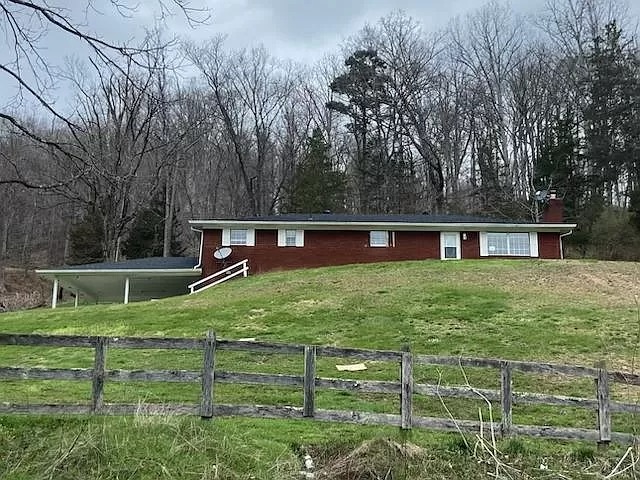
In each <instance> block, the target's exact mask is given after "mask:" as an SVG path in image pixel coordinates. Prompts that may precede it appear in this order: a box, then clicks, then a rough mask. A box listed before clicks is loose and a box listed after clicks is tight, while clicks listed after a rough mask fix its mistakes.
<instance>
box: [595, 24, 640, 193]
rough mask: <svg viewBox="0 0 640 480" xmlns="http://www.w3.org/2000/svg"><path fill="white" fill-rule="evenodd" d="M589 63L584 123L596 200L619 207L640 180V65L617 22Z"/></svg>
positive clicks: (597, 40) (607, 29)
mask: <svg viewBox="0 0 640 480" xmlns="http://www.w3.org/2000/svg"><path fill="white" fill-rule="evenodd" d="M588 62H589V67H590V78H589V81H588V82H587V98H588V105H587V107H586V108H585V110H584V118H585V123H586V132H585V137H586V142H587V159H588V162H589V171H588V174H589V180H590V184H591V186H592V193H593V195H598V196H603V197H604V199H605V201H606V203H607V204H613V203H618V204H620V203H621V199H622V197H623V196H624V195H628V194H629V192H630V190H633V189H634V188H635V187H636V186H637V185H638V178H639V177H640V168H639V167H640V161H639V158H638V152H640V145H639V141H640V128H639V127H638V125H637V124H638V121H637V115H638V113H639V112H638V105H640V82H639V79H638V67H637V59H636V57H635V55H634V53H633V52H632V51H631V50H630V48H629V46H628V45H627V44H625V40H624V37H623V35H622V31H621V30H620V29H619V27H618V26H617V24H616V22H615V21H614V22H611V23H609V24H608V25H607V26H606V27H605V32H604V36H598V37H596V38H595V39H594V40H593V47H592V51H591V54H590V55H589V58H588ZM625 176H628V178H629V180H630V181H629V182H628V184H627V191H621V190H620V188H619V187H620V181H621V180H622V179H623V178H624V177H625Z"/></svg>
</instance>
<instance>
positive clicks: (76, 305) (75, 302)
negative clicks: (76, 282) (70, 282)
mask: <svg viewBox="0 0 640 480" xmlns="http://www.w3.org/2000/svg"><path fill="white" fill-rule="evenodd" d="M79 296H80V290H78V289H77V288H76V298H75V300H74V302H73V308H78V297H79Z"/></svg>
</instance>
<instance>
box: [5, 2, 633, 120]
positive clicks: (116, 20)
mask: <svg viewBox="0 0 640 480" xmlns="http://www.w3.org/2000/svg"><path fill="white" fill-rule="evenodd" d="M127 1H128V2H129V4H130V5H138V8H137V10H136V11H134V12H124V14H119V13H118V12H117V11H116V10H115V9H114V8H113V7H112V5H111V3H109V2H108V1H107V0H102V2H92V4H93V5H98V4H101V5H103V6H102V10H101V11H94V10H91V9H89V10H87V8H86V7H87V4H88V3H89V2H88V1H86V0H53V1H50V2H48V3H49V4H55V5H69V4H71V5H74V7H67V8H69V9H70V10H69V11H68V12H66V14H68V15H69V16H70V17H71V18H72V19H73V21H75V22H77V23H81V24H84V25H86V29H87V30H88V31H89V32H93V33H95V34H96V35H99V36H100V37H102V38H105V39H106V40H109V41H114V42H122V41H134V42H135V41H136V40H139V39H141V38H142V37H143V36H144V31H145V29H146V28H150V27H152V26H153V24H154V21H155V20H156V19H157V16H158V10H159V5H160V1H159V0H127ZM546 1H547V0H513V1H512V3H511V4H512V7H513V9H514V10H515V11H516V12H518V13H522V14H533V13H536V12H540V11H541V10H542V9H543V8H544V5H545V3H546ZM120 2H122V0H120ZM164 3H165V4H167V5H169V4H171V2H170V0H164ZM485 3H486V2H485V1H482V0H191V5H193V6H199V5H200V6H202V5H206V6H207V7H208V9H209V11H210V15H211V18H210V19H209V21H208V22H207V24H205V25H198V26H196V27H195V28H191V27H189V25H188V23H187V21H186V20H185V18H184V16H183V15H179V14H178V15H175V16H172V17H168V18H165V19H164V25H165V29H166V31H167V34H168V35H175V36H179V37H183V38H188V39H192V40H194V41H196V42H197V41H200V40H204V39H207V38H210V37H213V36H216V35H220V34H223V35H226V36H227V42H226V44H227V46H229V47H231V48H237V47H250V46H253V45H258V44H261V43H262V44H264V45H265V46H266V47H267V49H268V50H269V51H270V52H271V53H272V54H273V55H274V56H276V57H279V58H282V59H292V60H295V61H298V62H303V63H313V62H315V61H316V60H318V59H320V58H321V57H322V56H323V55H325V54H328V53H335V52H337V50H338V48H339V46H340V45H341V44H342V43H343V42H344V40H345V39H346V38H348V37H349V36H350V35H353V34H355V33H356V32H357V31H358V30H359V29H360V28H362V27H363V26H364V25H365V23H375V22H376V21H377V20H378V19H380V18H381V17H383V16H385V15H387V14H389V13H390V12H392V11H393V10H398V9H401V10H403V11H405V12H406V13H407V14H409V15H410V16H412V17H413V18H414V19H416V20H418V21H419V22H420V23H421V24H422V25H423V27H424V29H425V30H426V31H435V30H438V29H440V28H443V27H445V26H446V25H447V24H448V22H449V21H450V20H452V19H453V18H454V17H455V16H458V15H462V16H464V15H466V14H468V13H472V12H473V11H474V10H476V9H477V8H479V7H481V6H482V5H483V4H485ZM629 4H631V11H632V13H633V15H634V16H635V17H636V18H638V16H640V15H639V14H640V0H629ZM75 5H77V7H76V6H75ZM80 6H82V8H80ZM2 21H3V20H0V27H3V26H6V25H3V24H2ZM3 40H4V39H2V38H1V37H0V63H2V62H3V61H4V60H5V58H4V57H5V56H6V55H7V53H8V54H10V53H11V52H8V51H7V48H6V47H7V45H6V43H3ZM78 45H79V42H78V41H77V40H73V39H70V38H69V36H68V35H64V34H62V33H60V32H56V31H51V32H49V34H48V35H46V36H44V37H43V39H42V40H41V42H40V46H41V47H42V48H43V50H42V53H43V55H44V56H45V57H46V58H47V59H48V60H49V61H50V62H52V63H54V64H56V65H60V66H62V65H64V62H65V58H66V57H77V58H80V59H81V58H82V57H83V56H86V52H85V51H83V50H82V49H81V48H79V46H78ZM66 92H68V89H67V90H66ZM66 92H65V89H62V88H61V89H59V90H58V91H57V93H56V94H55V96H57V98H58V99H64V98H65V96H66V95H67V93H66ZM14 94H15V83H13V84H12V83H9V82H8V80H7V78H6V76H5V77H3V76H2V74H0V108H2V107H3V106H6V105H7V104H8V103H9V101H10V98H11V96H12V95H14ZM66 101H68V100H66Z"/></svg>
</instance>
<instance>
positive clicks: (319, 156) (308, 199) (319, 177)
mask: <svg viewBox="0 0 640 480" xmlns="http://www.w3.org/2000/svg"><path fill="white" fill-rule="evenodd" d="M344 197H345V175H344V173H343V172H341V171H339V170H337V169H336V168H334V166H333V163H332V161H331V158H330V157H329V145H328V144H327V142H326V141H325V139H324V136H323V135H322V131H321V130H320V129H319V128H316V129H314V130H313V133H312V135H311V137H309V139H308V140H307V150H306V153H305V157H304V159H303V160H302V162H301V163H300V165H298V168H297V169H296V172H295V175H294V178H293V188H292V191H291V195H290V201H289V208H288V210H289V211H290V212H299V213H311V212H323V211H326V210H329V211H332V212H340V211H343V210H344V201H345V199H344Z"/></svg>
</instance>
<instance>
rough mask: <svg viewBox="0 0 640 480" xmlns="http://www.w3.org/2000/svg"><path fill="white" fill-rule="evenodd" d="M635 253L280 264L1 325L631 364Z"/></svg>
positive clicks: (637, 287) (637, 276)
mask: <svg viewBox="0 0 640 480" xmlns="http://www.w3.org/2000/svg"><path fill="white" fill-rule="evenodd" d="M639 295H640V264H636V263H625V262H582V261H499V260H497V261H487V262H480V261H461V262H439V261H426V262H403V263H387V264H372V265H354V266H345V267H334V268H324V269H311V270H301V271H295V272H278V273H270V274H263V275H256V276H250V277H249V278H247V279H241V280H234V281H232V282H229V283H227V284H224V285H221V286H219V287H215V288H213V289H210V290H208V291H205V292H202V293H199V294H196V295H192V296H183V297H175V298H171V299H165V300H162V301H155V302H144V303H137V304H130V305H127V306H125V305H93V306H83V307H82V308H78V309H77V310H74V309H73V308H58V309H57V310H50V309H47V308H44V309H38V310H32V311H26V312H15V313H6V314H3V315H2V316H0V330H2V331H6V332H24V333H27V332H40V333H44V332H48V333H59V334H108V335H158V336H194V335H202V334H203V332H205V331H206V330H207V329H213V330H215V331H216V333H217V334H218V336H219V337H226V338H247V337H251V338H256V339H258V340H271V341H279V342H301V343H316V344H325V345H341V346H354V347H367V348H384V349H397V348H399V347H400V346H401V345H402V344H404V343H410V344H411V346H412V349H413V350H414V351H416V352H424V353H440V354H451V355H474V356H499V357H503V358H514V359H535V360H554V361H560V362H572V363H586V364H591V363H592V362H593V361H595V360H596V359H597V360H600V359H605V360H607V361H608V362H610V364H612V365H614V366H615V367H616V368H621V369H624V368H627V367H629V366H630V363H631V360H632V356H633V355H634V354H635V351H636V350H635V349H636V348H637V333H638V328H639V319H638V303H637V302H638V296H639Z"/></svg>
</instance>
